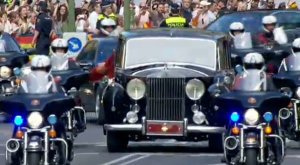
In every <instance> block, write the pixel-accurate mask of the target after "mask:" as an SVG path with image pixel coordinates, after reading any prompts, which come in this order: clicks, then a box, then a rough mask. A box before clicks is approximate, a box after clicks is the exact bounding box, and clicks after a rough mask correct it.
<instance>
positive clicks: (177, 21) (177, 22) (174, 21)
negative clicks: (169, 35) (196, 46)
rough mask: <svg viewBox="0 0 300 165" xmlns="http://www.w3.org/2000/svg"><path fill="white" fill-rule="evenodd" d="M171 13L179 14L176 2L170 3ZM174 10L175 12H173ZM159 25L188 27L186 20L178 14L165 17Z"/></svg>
mask: <svg viewBox="0 0 300 165" xmlns="http://www.w3.org/2000/svg"><path fill="white" fill-rule="evenodd" d="M170 7H171V13H172V12H174V13H172V14H179V11H180V6H179V5H178V4H176V3H174V4H172V5H171V6H170ZM175 12H176V13H175ZM159 27H170V28H178V27H179V28H180V27H189V23H188V21H187V20H186V19H185V18H183V17H180V16H173V17H170V18H167V19H165V20H164V21H163V22H162V23H161V24H160V26H159Z"/></svg>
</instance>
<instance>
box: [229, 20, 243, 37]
mask: <svg viewBox="0 0 300 165" xmlns="http://www.w3.org/2000/svg"><path fill="white" fill-rule="evenodd" d="M243 34H245V27H244V24H242V23H241V22H233V23H232V24H230V26H229V35H230V36H231V37H232V38H234V37H236V36H239V35H243Z"/></svg>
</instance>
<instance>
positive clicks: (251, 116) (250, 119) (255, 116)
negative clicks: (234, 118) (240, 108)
mask: <svg viewBox="0 0 300 165" xmlns="http://www.w3.org/2000/svg"><path fill="white" fill-rule="evenodd" d="M244 118H245V121H246V122H247V123H248V124H249V125H255V124H256V123H257V122H258V120H259V113H258V112H257V111H256V110H255V109H248V110H247V111H246V113H245V116H244Z"/></svg>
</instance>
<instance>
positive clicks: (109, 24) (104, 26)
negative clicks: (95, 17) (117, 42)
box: [99, 18, 117, 37]
mask: <svg viewBox="0 0 300 165" xmlns="http://www.w3.org/2000/svg"><path fill="white" fill-rule="evenodd" d="M99 30H100V32H99V36H100V37H107V36H110V35H111V34H112V33H116V31H117V23H116V21H115V20H113V19H111V18H107V19H103V20H102V21H101V26H100V27H99Z"/></svg>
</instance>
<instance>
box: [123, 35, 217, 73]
mask: <svg viewBox="0 0 300 165" xmlns="http://www.w3.org/2000/svg"><path fill="white" fill-rule="evenodd" d="M216 49H217V48H216V43H215V41H212V40H208V39H197V38H173V37H170V38H169V37H158V38H135V39H130V40H129V41H128V42H127V44H126V57H125V68H130V67H137V66H142V65H149V64H159V63H179V64H188V65H194V66H201V67H205V68H208V69H212V70H214V69H215V67H216V58H217V57H216V52H217V50H216Z"/></svg>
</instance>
